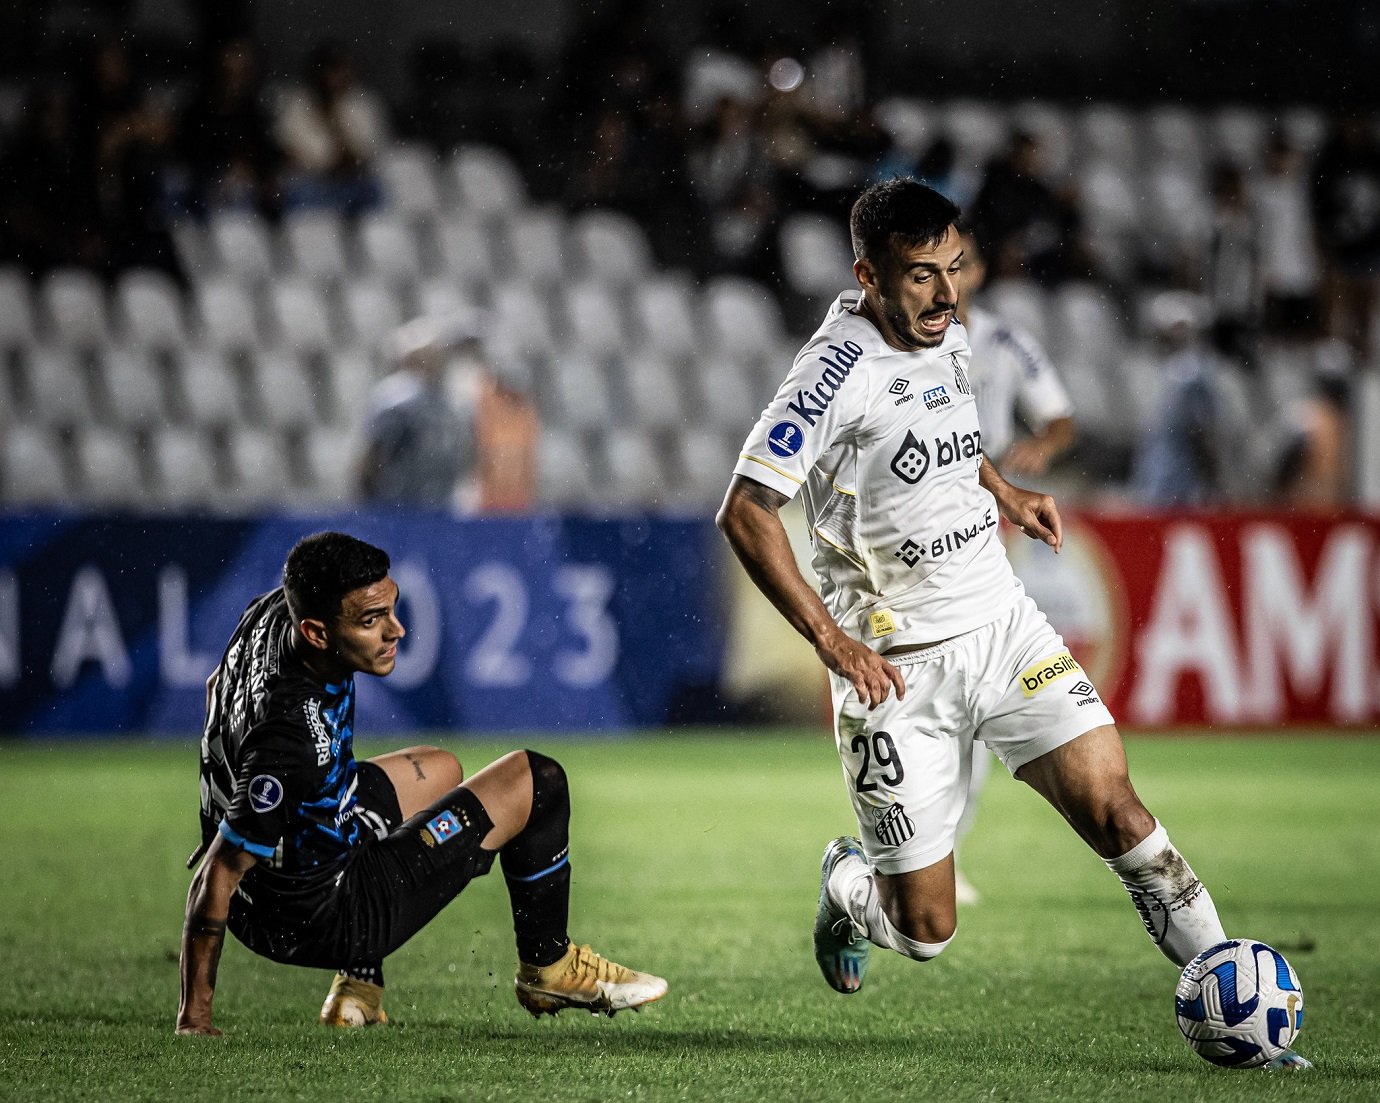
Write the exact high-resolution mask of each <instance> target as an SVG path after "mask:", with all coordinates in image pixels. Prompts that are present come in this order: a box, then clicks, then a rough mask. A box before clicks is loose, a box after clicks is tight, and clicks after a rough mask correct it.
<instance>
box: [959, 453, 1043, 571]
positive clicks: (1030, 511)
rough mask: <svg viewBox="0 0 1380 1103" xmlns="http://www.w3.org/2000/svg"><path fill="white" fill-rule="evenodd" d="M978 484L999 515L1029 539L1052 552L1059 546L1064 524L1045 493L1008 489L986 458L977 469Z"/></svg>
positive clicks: (1009, 487) (1008, 486) (1009, 486)
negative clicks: (995, 502)
mask: <svg viewBox="0 0 1380 1103" xmlns="http://www.w3.org/2000/svg"><path fill="white" fill-rule="evenodd" d="M978 482H980V483H981V484H982V485H983V486H984V487H985V488H986V489H987V490H988V491H990V492H991V494H992V497H994V498H995V499H996V500H997V508H998V509H999V510H1001V515H1002V516H1003V517H1005V518H1006V519H1007V520H1008V521H1010V522H1011V523H1012V524H1013V525H1015V526H1016V527H1017V528H1019V529H1020V530H1021V531H1022V532H1023V533H1025V534H1026V535H1027V536H1029V537H1030V538H1031V539H1032V540H1039V541H1041V542H1042V543H1045V544H1048V545H1049V546H1050V547H1051V548H1053V549H1054V550H1055V551H1056V552H1057V551H1058V550H1059V549H1060V548H1061V547H1063V544H1064V525H1063V522H1062V521H1060V519H1059V507H1058V506H1056V505H1055V504H1054V499H1053V498H1051V497H1050V496H1049V495H1048V494H1037V493H1036V492H1035V491H1033V490H1022V489H1021V488H1020V487H1018V486H1012V485H1011V484H1010V483H1008V482H1007V481H1006V480H1005V479H1003V478H1002V477H1001V473H1000V472H999V471H998V470H997V469H996V468H995V467H994V466H993V465H992V461H991V460H990V459H988V458H987V457H986V456H983V457H982V466H981V467H980V468H978Z"/></svg>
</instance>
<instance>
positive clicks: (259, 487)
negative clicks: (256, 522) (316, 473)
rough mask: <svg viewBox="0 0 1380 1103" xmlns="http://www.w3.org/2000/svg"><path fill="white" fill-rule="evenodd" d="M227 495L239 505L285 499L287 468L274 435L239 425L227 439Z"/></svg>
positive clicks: (266, 431) (259, 429) (266, 430)
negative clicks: (228, 493) (239, 503)
mask: <svg viewBox="0 0 1380 1103" xmlns="http://www.w3.org/2000/svg"><path fill="white" fill-rule="evenodd" d="M226 460H227V464H228V468H229V469H228V471H227V472H226V474H227V476H228V479H227V484H228V487H229V492H230V495H231V496H232V497H233V498H235V499H236V500H238V501H240V502H248V503H254V504H262V503H264V502H269V501H274V500H278V501H281V500H283V499H284V498H285V497H287V494H288V491H289V490H290V489H291V485H290V484H291V479H290V478H289V467H288V465H287V463H286V457H285V455H284V452H283V448H282V444H281V442H280V441H279V439H278V436H277V434H276V433H274V432H272V431H270V430H268V429H261V428H257V427H253V426H248V425H238V426H236V427H235V428H234V429H232V430H231V432H230V434H229V436H228V438H227V439H226Z"/></svg>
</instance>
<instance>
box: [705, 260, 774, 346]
mask: <svg viewBox="0 0 1380 1103" xmlns="http://www.w3.org/2000/svg"><path fill="white" fill-rule="evenodd" d="M704 312H705V320H706V321H707V323H708V329H709V337H710V343H711V344H712V346H713V348H714V349H715V351H716V353H717V354H718V355H720V356H735V355H736V356H751V355H752V354H755V353H768V352H772V353H774V352H775V351H776V349H777V347H778V346H779V345H780V344H781V339H782V336H783V332H784V326H783V325H782V322H781V307H780V305H779V304H778V303H777V301H776V298H775V296H773V295H772V293H771V292H770V291H768V290H767V289H766V288H765V287H763V286H762V285H761V284H760V283H758V282H757V281H756V280H749V279H745V278H743V277H742V276H715V277H714V278H713V279H712V280H710V281H709V285H708V286H707V287H706V288H705V291H704Z"/></svg>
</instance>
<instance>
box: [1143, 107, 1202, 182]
mask: <svg viewBox="0 0 1380 1103" xmlns="http://www.w3.org/2000/svg"><path fill="white" fill-rule="evenodd" d="M1142 124H1143V127H1144V137H1143V138H1142V142H1143V156H1142V162H1143V163H1144V164H1145V165H1178V166H1180V167H1182V168H1184V169H1187V170H1190V171H1197V172H1200V173H1202V172H1205V170H1206V168H1207V150H1208V145H1207V139H1206V136H1205V134H1204V130H1205V128H1204V126H1203V123H1202V121H1201V119H1200V118H1199V116H1198V113H1197V112H1196V111H1194V110H1193V109H1192V108H1189V107H1184V106H1182V105H1181V104H1177V103H1161V104H1156V105H1154V106H1153V107H1150V108H1148V109H1147V110H1146V111H1145V113H1144V115H1143V116H1142Z"/></svg>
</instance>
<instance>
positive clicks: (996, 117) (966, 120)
mask: <svg viewBox="0 0 1380 1103" xmlns="http://www.w3.org/2000/svg"><path fill="white" fill-rule="evenodd" d="M940 119H941V123H942V125H943V127H944V131H945V133H946V134H948V136H949V139H950V140H951V141H952V142H953V143H954V147H955V149H956V150H957V152H958V158H957V159H958V161H959V162H960V163H964V164H970V165H977V166H981V165H985V164H986V163H987V162H988V161H989V160H991V158H992V157H993V156H995V155H996V154H998V153H1000V152H1001V151H1002V150H1003V149H1004V148H1005V147H1006V143H1007V141H1008V138H1009V135H1010V128H1009V127H1008V126H1007V123H1006V116H1005V114H1004V113H1003V111H1002V110H1001V108H999V107H997V106H996V105H994V104H991V103H988V102H987V101H985V100H971V99H956V100H951V101H950V102H949V103H947V104H945V105H944V108H943V110H942V111H941V112H940Z"/></svg>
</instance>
